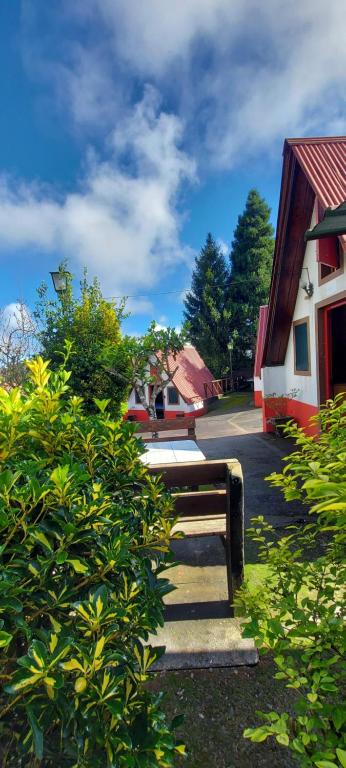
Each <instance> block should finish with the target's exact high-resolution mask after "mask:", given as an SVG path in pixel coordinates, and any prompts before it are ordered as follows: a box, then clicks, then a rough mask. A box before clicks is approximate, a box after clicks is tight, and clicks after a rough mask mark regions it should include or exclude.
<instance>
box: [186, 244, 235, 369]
mask: <svg viewBox="0 0 346 768" xmlns="http://www.w3.org/2000/svg"><path fill="white" fill-rule="evenodd" d="M229 279H230V278H229V273H228V270H227V267H226V264H225V260H224V257H223V255H222V253H221V251H220V248H219V246H218V245H217V244H216V243H215V240H214V239H213V237H212V236H211V234H210V233H209V234H208V236H207V239H206V242H205V245H204V246H203V248H202V249H201V252H200V255H199V256H197V258H196V260H195V267H194V271H193V273H192V283H191V289H190V291H189V292H188V293H187V295H186V298H185V300H184V304H185V311H184V315H185V320H186V322H187V328H188V335H189V338H190V340H191V342H192V343H193V344H194V346H195V347H196V349H197V350H198V352H199V353H200V355H201V357H202V358H203V360H204V361H205V363H206V365H207V366H208V368H210V370H211V371H212V373H213V375H214V376H215V377H216V378H219V377H221V376H222V375H224V374H225V373H227V372H228V368H229V353H228V350H227V343H228V342H229V339H230V336H229V320H230V314H229V307H228V294H229Z"/></svg>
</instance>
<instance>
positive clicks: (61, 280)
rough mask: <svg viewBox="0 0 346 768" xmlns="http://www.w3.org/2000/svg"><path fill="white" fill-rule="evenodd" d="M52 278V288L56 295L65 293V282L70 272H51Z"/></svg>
mask: <svg viewBox="0 0 346 768" xmlns="http://www.w3.org/2000/svg"><path fill="white" fill-rule="evenodd" d="M50 274H51V276H52V280H53V285H54V290H55V291H56V293H57V294H58V295H60V294H62V293H65V291H66V290H67V283H68V278H69V275H70V273H69V272H60V271H59V272H51V273H50Z"/></svg>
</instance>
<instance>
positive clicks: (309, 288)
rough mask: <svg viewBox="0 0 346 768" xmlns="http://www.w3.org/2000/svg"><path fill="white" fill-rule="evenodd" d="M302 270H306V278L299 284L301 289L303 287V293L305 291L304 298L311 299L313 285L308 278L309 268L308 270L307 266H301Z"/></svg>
mask: <svg viewBox="0 0 346 768" xmlns="http://www.w3.org/2000/svg"><path fill="white" fill-rule="evenodd" d="M304 270H306V272H307V273H308V274H307V280H306V282H304V283H302V284H301V288H302V289H303V291H305V293H306V296H305V298H306V299H311V296H312V295H313V292H314V286H313V283H312V282H311V280H310V275H309V270H308V268H307V267H303V269H302V272H303V271H304Z"/></svg>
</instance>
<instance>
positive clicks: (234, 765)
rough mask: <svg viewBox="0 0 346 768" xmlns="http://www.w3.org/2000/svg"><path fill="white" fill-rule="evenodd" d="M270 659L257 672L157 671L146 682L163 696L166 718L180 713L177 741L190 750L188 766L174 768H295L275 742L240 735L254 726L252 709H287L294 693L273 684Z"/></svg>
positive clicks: (253, 669)
mask: <svg viewBox="0 0 346 768" xmlns="http://www.w3.org/2000/svg"><path fill="white" fill-rule="evenodd" d="M275 671H276V670H275V669H274V664H273V661H272V659H271V658H270V657H268V656H265V657H263V658H261V661H260V663H259V664H258V665H257V666H256V667H237V668H223V669H212V668H211V669H201V670H194V671H193V672H190V671H186V670H182V671H179V672H160V673H158V674H156V675H155V676H154V677H153V679H152V681H151V682H150V684H149V685H150V688H151V690H154V691H164V692H165V694H166V696H165V699H164V702H163V707H164V709H165V711H166V713H167V715H168V717H169V718H173V717H175V715H177V714H184V723H183V725H182V726H181V727H180V728H179V731H178V736H179V737H180V738H182V739H183V740H184V741H185V743H186V745H187V748H188V758H187V760H186V761H184V760H179V759H178V760H177V762H176V768H183V767H184V768H293V767H294V766H296V763H295V762H294V761H293V758H292V757H291V755H290V753H289V752H288V750H286V749H284V748H282V747H280V746H279V744H277V743H276V742H275V741H272V740H269V741H267V742H263V743H261V744H253V743H252V742H250V741H248V740H247V739H244V738H243V736H242V733H243V730H244V729H245V728H249V727H251V726H254V725H257V724H258V718H257V716H256V710H259V709H260V710H263V711H264V712H266V711H267V712H269V711H271V710H275V711H280V710H281V709H282V710H286V709H287V705H288V701H291V702H293V701H294V698H295V697H296V693H295V692H294V691H290V690H288V689H287V688H285V687H284V685H283V684H282V683H281V681H278V680H273V678H272V676H273V674H274V672H275Z"/></svg>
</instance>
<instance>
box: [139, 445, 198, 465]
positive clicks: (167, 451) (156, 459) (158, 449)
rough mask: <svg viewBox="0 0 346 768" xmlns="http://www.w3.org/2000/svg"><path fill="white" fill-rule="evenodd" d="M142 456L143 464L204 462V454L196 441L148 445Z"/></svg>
mask: <svg viewBox="0 0 346 768" xmlns="http://www.w3.org/2000/svg"><path fill="white" fill-rule="evenodd" d="M146 448H147V450H146V452H145V453H143V455H142V456H141V461H143V464H150V465H152V464H176V463H178V464H182V463H183V462H184V461H203V460H204V459H205V456H204V453H202V451H200V449H199V448H198V445H197V444H196V443H195V442H194V440H167V442H166V441H165V442H162V443H146Z"/></svg>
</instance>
